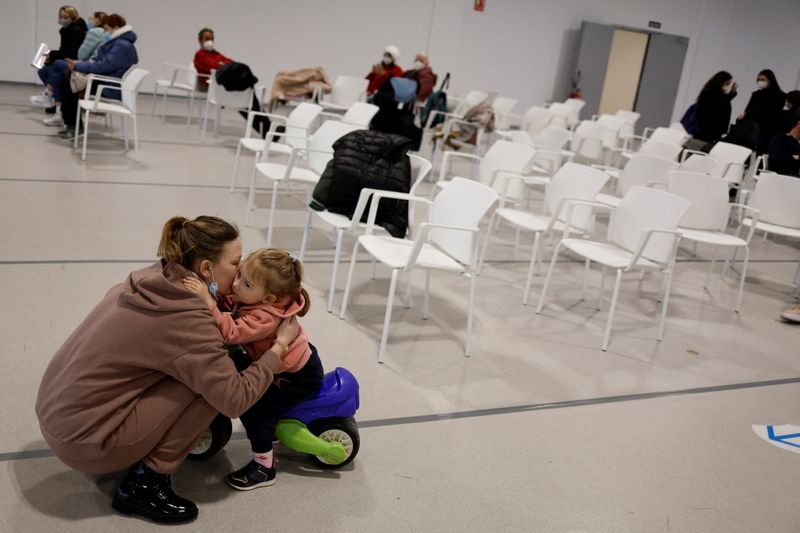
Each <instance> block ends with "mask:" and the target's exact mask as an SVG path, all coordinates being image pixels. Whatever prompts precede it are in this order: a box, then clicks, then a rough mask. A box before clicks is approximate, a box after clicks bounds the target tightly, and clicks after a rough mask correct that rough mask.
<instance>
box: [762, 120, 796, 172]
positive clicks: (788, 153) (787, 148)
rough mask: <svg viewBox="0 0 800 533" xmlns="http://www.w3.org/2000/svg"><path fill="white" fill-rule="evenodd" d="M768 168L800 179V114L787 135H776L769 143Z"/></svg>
mask: <svg viewBox="0 0 800 533" xmlns="http://www.w3.org/2000/svg"><path fill="white" fill-rule="evenodd" d="M767 167H768V168H769V170H771V171H773V172H777V173H778V174H783V175H784V176H797V177H800V112H798V113H795V115H794V126H793V127H792V129H791V130H789V133H787V134H786V135H776V136H775V137H773V138H772V141H770V143H769V159H768V160H767Z"/></svg>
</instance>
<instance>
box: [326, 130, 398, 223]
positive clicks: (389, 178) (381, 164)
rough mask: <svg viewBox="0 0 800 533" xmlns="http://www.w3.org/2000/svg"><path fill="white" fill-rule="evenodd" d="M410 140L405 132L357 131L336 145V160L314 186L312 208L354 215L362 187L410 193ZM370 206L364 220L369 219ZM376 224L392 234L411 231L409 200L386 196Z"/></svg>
mask: <svg viewBox="0 0 800 533" xmlns="http://www.w3.org/2000/svg"><path fill="white" fill-rule="evenodd" d="M410 147H411V141H410V140H408V138H406V137H403V136H402V135H394V134H391V133H381V132H377V131H369V130H357V131H353V132H351V133H348V134H347V135H345V136H344V137H342V138H340V139H339V140H338V141H336V142H335V143H334V144H333V159H331V161H330V162H329V163H328V166H327V168H326V169H325V172H323V174H322V176H321V177H320V180H319V182H318V183H317V185H316V187H315V188H314V195H313V196H314V201H313V202H312V203H311V207H312V209H316V210H318V211H321V210H323V209H327V210H328V211H330V212H331V213H338V214H341V215H345V216H347V217H352V216H353V213H354V212H355V209H356V203H358V196H359V194H361V189H363V188H370V189H383V190H388V191H395V192H408V191H409V189H410V187H411V162H410V161H409V159H408V155H407V152H408V150H409V148H410ZM368 213H369V209H367V210H365V212H364V216H363V218H362V221H364V222H366V220H367V215H368ZM375 221H376V223H377V224H378V225H380V226H382V227H383V228H385V229H386V231H388V232H389V234H390V235H392V237H398V238H403V237H405V236H406V231H407V230H408V202H406V201H405V200H393V199H389V198H386V199H383V200H381V203H380V205H379V206H378V215H377V217H376V220H375Z"/></svg>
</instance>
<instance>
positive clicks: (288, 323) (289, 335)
mask: <svg viewBox="0 0 800 533" xmlns="http://www.w3.org/2000/svg"><path fill="white" fill-rule="evenodd" d="M299 334H300V324H299V323H298V322H297V317H295V316H292V317H291V318H284V319H283V320H282V321H281V324H280V325H279V326H278V330H277V331H276V334H275V338H276V340H277V341H278V342H279V343H281V344H283V345H284V346H289V345H290V344H292V341H294V340H295V339H296V338H297V335H299Z"/></svg>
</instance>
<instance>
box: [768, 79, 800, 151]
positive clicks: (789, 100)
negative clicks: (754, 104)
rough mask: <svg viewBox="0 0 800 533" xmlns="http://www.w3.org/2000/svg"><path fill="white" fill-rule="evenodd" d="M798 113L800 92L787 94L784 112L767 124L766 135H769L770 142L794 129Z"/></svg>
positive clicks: (799, 109)
mask: <svg viewBox="0 0 800 533" xmlns="http://www.w3.org/2000/svg"><path fill="white" fill-rule="evenodd" d="M798 111H800V91H789V92H788V93H786V103H785V104H784V105H783V110H782V111H781V112H780V113H778V114H777V115H775V116H774V117H773V118H772V120H770V121H769V123H767V126H766V128H767V129H766V131H765V132H764V133H765V135H769V140H770V141H771V140H772V138H773V137H774V136H776V135H783V134H785V133H788V132H789V130H790V129H792V127H794V117H795V115H796V114H797V113H798Z"/></svg>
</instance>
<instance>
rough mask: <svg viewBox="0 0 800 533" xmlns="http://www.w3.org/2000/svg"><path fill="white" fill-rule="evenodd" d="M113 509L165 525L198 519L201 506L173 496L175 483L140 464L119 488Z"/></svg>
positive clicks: (132, 468) (131, 470) (134, 467)
mask: <svg viewBox="0 0 800 533" xmlns="http://www.w3.org/2000/svg"><path fill="white" fill-rule="evenodd" d="M111 506H112V507H113V508H114V509H116V510H117V511H119V512H120V513H122V514H126V515H139V516H143V517H144V518H148V519H150V520H152V521H153V522H158V523H161V524H177V523H180V522H189V521H191V520H194V519H195V518H197V506H196V505H195V504H194V503H193V502H191V501H189V500H187V499H186V498H181V497H180V496H178V495H177V494H175V493H174V492H172V480H171V479H170V476H169V475H167V474H159V473H158V472H155V471H153V470H151V469H150V468H148V467H147V465H145V464H144V463H143V462H142V461H139V462H138V463H136V464H135V465H133V466H132V467H131V469H130V470H129V471H128V475H127V476H125V479H123V480H122V482H121V483H120V484H119V486H118V487H117V492H116V493H115V494H114V500H113V501H112V502H111Z"/></svg>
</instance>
